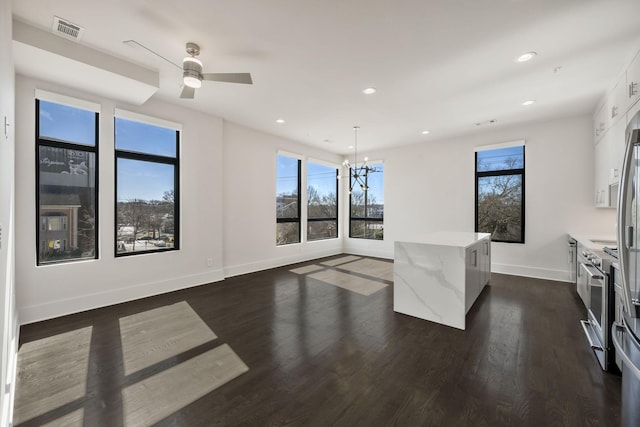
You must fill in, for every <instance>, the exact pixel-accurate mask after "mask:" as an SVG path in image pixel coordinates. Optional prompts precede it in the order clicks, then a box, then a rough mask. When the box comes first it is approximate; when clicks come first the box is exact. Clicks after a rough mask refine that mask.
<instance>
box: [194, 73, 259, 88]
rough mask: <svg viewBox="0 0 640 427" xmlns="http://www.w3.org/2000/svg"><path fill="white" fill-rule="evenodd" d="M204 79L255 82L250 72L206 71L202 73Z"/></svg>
mask: <svg viewBox="0 0 640 427" xmlns="http://www.w3.org/2000/svg"><path fill="white" fill-rule="evenodd" d="M202 80H210V81H214V82H225V83H243V84H247V85H250V84H253V80H251V74H249V73H204V74H203V75H202Z"/></svg>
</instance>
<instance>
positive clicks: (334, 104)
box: [12, 0, 640, 153]
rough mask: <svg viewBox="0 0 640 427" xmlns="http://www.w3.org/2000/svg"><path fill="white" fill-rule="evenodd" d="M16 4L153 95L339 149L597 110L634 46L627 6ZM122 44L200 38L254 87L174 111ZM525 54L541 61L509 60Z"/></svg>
mask: <svg viewBox="0 0 640 427" xmlns="http://www.w3.org/2000/svg"><path fill="white" fill-rule="evenodd" d="M12 3H13V5H12V8H13V13H14V17H15V18H17V19H18V20H20V21H23V22H26V23H29V24H31V25H33V26H35V27H38V28H42V29H50V28H51V25H52V21H53V17H54V15H57V16H59V17H61V18H64V19H67V20H69V21H71V22H73V23H75V24H78V25H80V26H82V27H83V28H84V29H85V31H84V34H83V37H82V40H81V41H80V43H81V44H83V45H86V46H88V47H92V48H95V49H97V50H100V51H103V52H105V53H109V54H111V55H114V56H116V57H119V58H123V59H128V60H130V61H132V62H135V63H137V64H139V65H143V66H145V67H147V68H150V69H152V70H157V71H159V73H160V89H159V90H158V91H157V92H156V94H155V95H154V97H157V98H161V99H163V100H166V101H169V102H172V103H176V104H179V105H183V106H186V107H189V108H193V109H196V110H201V111H205V112H209V113H211V114H214V115H216V116H220V117H223V118H225V119H227V120H230V121H233V122H237V123H240V124H243V125H245V126H249V127H252V128H255V129H258V130H262V131H264V132H268V133H271V134H275V135H280V136H282V137H284V138H288V139H291V140H295V141H299V142H302V143H306V144H311V145H315V146H319V147H321V148H324V149H326V150H328V151H333V152H336V153H346V152H349V151H350V150H349V149H348V146H349V145H351V144H353V130H352V127H353V126H354V125H359V126H360V127H361V129H360V132H359V136H358V148H359V151H361V152H365V153H366V151H371V150H374V149H380V148H384V147H392V146H397V145H406V144H413V143H419V142H424V143H428V141H429V140H435V139H442V138H446V137H451V136H455V135H462V134H469V133H473V132H477V131H478V130H479V129H489V128H498V127H502V126H505V125H509V124H516V123H523V122H527V121H538V120H545V119H550V118H557V117H563V116H569V115H579V114H587V113H592V112H593V111H594V109H595V107H596V103H597V101H598V100H599V98H600V97H601V96H602V95H603V94H604V93H605V91H606V90H607V89H608V88H609V86H610V85H611V84H612V83H613V82H614V80H615V79H616V78H617V77H618V75H619V73H620V72H621V71H622V70H623V69H624V67H625V66H626V65H627V63H628V62H629V61H630V60H631V59H632V57H633V54H634V52H635V51H636V50H638V49H640V21H639V19H638V17H640V1H638V0H608V1H603V0H397V1H389V0H366V1H365V0H350V1H344V0H340V1H338V0H303V1H301V0H271V1H264V0H235V1H228V0H227V1H222V0H181V1H180V2H178V1H175V0H109V1H104V0H101V1H98V0H84V1H78V0H57V1H50V0H13V2H12ZM131 39H133V40H136V41H137V42H139V43H141V44H143V45H145V46H147V47H149V48H150V49H152V50H154V51H156V52H158V53H159V54H161V55H162V56H164V57H166V58H168V59H170V60H172V61H173V62H176V63H180V62H181V59H182V58H183V57H184V56H185V55H186V53H185V50H184V49H185V43H186V42H189V41H191V42H196V43H198V44H199V45H200V47H201V55H200V59H201V60H202V62H203V63H204V71H205V72H250V73H251V75H252V77H253V82H254V84H253V85H240V84H229V83H217V82H204V84H203V87H202V88H200V89H198V90H197V91H196V96H195V99H194V100H182V99H179V94H180V92H181V72H180V70H178V69H177V68H175V67H174V66H173V65H171V64H169V63H167V62H165V61H163V60H161V59H159V58H157V57H156V56H154V55H151V54H148V53H146V52H145V51H144V50H142V49H135V48H132V47H130V46H128V45H125V44H123V41H125V40H131ZM528 51H536V52H538V56H537V57H536V58H535V59H534V60H533V61H530V62H528V63H516V62H515V61H514V59H515V57H516V56H518V55H519V54H521V53H524V52H528ZM40 68H41V69H44V68H46V67H40ZM556 69H557V71H554V70H556ZM16 71H17V72H19V73H20V72H21V70H20V67H19V66H18V65H17V70H16ZM35 77H38V76H35ZM42 77H44V75H43V76H42ZM95 84H96V85H100V84H101V82H100V81H96V82H95ZM368 86H374V87H376V88H377V89H378V92H377V93H376V94H374V95H364V94H363V93H362V89H364V88H366V87H368ZM530 99H533V100H536V101H537V102H536V103H535V104H533V105H531V106H528V107H524V106H522V105H521V103H522V102H523V101H526V100H530ZM278 118H282V119H284V120H285V121H286V122H285V123H284V124H277V123H276V122H275V120H276V119H278ZM491 119H495V120H497V122H496V123H494V124H484V125H482V126H481V127H478V126H476V125H475V123H477V122H487V121H488V120H491ZM422 130H429V131H430V134H429V135H422V134H421V131H422Z"/></svg>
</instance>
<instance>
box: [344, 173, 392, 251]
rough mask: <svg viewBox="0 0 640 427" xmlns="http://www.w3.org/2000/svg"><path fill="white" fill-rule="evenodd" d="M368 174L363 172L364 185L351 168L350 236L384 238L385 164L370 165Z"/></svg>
mask: <svg viewBox="0 0 640 427" xmlns="http://www.w3.org/2000/svg"><path fill="white" fill-rule="evenodd" d="M369 168H370V169H371V170H370V171H369V173H368V174H364V175H362V174H361V179H362V180H363V181H364V182H363V183H362V185H360V183H358V182H356V180H355V178H354V176H353V169H350V172H349V176H350V188H352V190H351V194H350V195H349V204H350V209H349V237H351V238H357V239H372V240H383V239H384V164H382V163H376V164H371V165H369Z"/></svg>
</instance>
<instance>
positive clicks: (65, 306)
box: [18, 269, 224, 325]
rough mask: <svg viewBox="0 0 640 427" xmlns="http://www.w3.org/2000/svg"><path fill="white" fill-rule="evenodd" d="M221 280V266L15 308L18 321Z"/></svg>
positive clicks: (63, 314) (36, 320)
mask: <svg viewBox="0 0 640 427" xmlns="http://www.w3.org/2000/svg"><path fill="white" fill-rule="evenodd" d="M221 280H224V273H223V270H222V269H216V270H211V271H207V272H206V273H199V274H193V275H187V276H180V277H174V278H171V279H168V280H163V281H156V282H149V283H141V284H138V285H135V286H128V287H126V288H119V289H112V290H109V291H107V292H97V293H93V294H89V295H82V296H79V297H77V298H67V299H64V300H57V301H51V302H48V303H45V304H38V305H32V306H27V307H20V308H18V315H19V318H20V322H21V324H22V325H26V324H29V323H34V322H39V321H42V320H48V319H53V318H55V317H60V316H66V315H68V314H73V313H79V312H82V311H87V310H93V309H96V308H100V307H106V306H109V305H114V304H119V303H123V302H127V301H132V300H136V299H140V298H146V297H150V296H154V295H159V294H164V293H167V292H172V291H177V290H180V289H186V288H191V287H194V286H200V285H204V284H207V283H212V282H219V281H221Z"/></svg>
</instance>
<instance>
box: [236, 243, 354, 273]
mask: <svg viewBox="0 0 640 427" xmlns="http://www.w3.org/2000/svg"><path fill="white" fill-rule="evenodd" d="M341 253H343V252H342V250H340V249H330V250H326V251H318V252H313V253H308V254H302V255H301V254H296V255H290V256H286V257H280V258H270V259H267V260H261V261H257V262H251V263H246V264H238V265H233V266H231V267H226V268H225V269H224V277H234V276H240V275H242V274H249V273H255V272H258V271H263V270H269V269H271V268H276V267H282V266H285V265H290V264H295V263H298V262H305V261H311V260H314V259H318V258H324V257H328V256H333V255H340V254H341Z"/></svg>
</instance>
